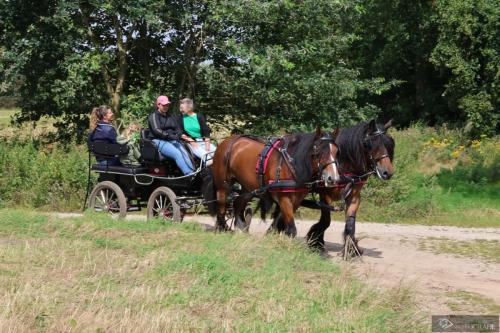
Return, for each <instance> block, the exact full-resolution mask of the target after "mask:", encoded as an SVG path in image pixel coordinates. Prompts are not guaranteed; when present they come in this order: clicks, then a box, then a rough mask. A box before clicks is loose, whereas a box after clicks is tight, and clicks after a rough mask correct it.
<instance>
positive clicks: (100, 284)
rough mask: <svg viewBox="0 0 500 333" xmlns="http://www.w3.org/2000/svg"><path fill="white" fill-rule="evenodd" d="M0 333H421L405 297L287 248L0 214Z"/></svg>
mask: <svg viewBox="0 0 500 333" xmlns="http://www.w3.org/2000/svg"><path fill="white" fill-rule="evenodd" d="M0 300H1V303H2V304H1V305H2V306H1V307H0V331H1V332H14V331H15V332H23V331H25V332H28V331H38V332H54V331H76V332H80V331H84V332H118V331H119V332H192V331H229V332H231V331H234V332H311V331H313V332H401V331H405V332H423V331H425V330H424V329H423V326H422V318H421V316H419V315H417V314H416V312H415V308H414V306H413V304H412V298H411V297H410V296H409V294H408V291H401V290H391V291H388V292H386V293H383V294H379V293H377V292H374V291H372V290H371V289H370V288H368V287H367V286H366V285H364V284H363V283H361V282H359V281H357V280H355V279H354V278H352V277H351V276H350V275H348V274H347V273H346V271H345V270H341V269H339V268H338V267H337V266H336V265H334V264H332V263H331V262H329V261H327V260H324V259H322V258H321V257H320V256H318V255H316V254H314V253H311V252H310V251H308V250H307V249H305V248H304V247H303V245H301V244H299V242H297V241H295V240H290V239H288V238H283V237H279V236H276V237H272V236H271V237H264V238H256V237H252V236H248V235H237V234H214V233H212V232H205V231H204V230H203V229H202V227H200V226H199V225H197V224H192V223H184V224H176V225H172V224H169V223H161V222H151V223H146V222H136V221H134V222H130V221H114V220H111V219H109V218H107V217H99V216H96V215H86V216H84V217H83V218H75V219H56V218H53V217H47V216H41V215H38V214H35V213H30V212H22V211H17V210H0Z"/></svg>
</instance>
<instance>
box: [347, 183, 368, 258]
mask: <svg viewBox="0 0 500 333" xmlns="http://www.w3.org/2000/svg"><path fill="white" fill-rule="evenodd" d="M360 203H361V189H360V188H355V189H354V190H353V191H352V193H351V195H350V196H349V198H348V199H347V202H346V211H345V219H346V220H345V228H344V249H343V255H344V257H351V256H354V257H355V256H361V255H362V254H363V250H362V249H361V248H360V247H359V246H358V240H357V239H356V236H355V234H356V212H357V211H358V208H359V205H360Z"/></svg>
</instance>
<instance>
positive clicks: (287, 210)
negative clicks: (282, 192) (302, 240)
mask: <svg viewBox="0 0 500 333" xmlns="http://www.w3.org/2000/svg"><path fill="white" fill-rule="evenodd" d="M278 204H279V206H280V212H281V213H280V215H279V216H278V221H277V224H278V226H279V225H280V223H282V225H283V226H284V230H283V232H284V233H285V235H287V236H289V237H295V236H297V227H296V226H295V220H294V218H293V214H294V212H295V209H294V208H295V207H294V205H293V202H292V200H291V199H290V198H289V197H287V196H281V197H280V198H279V199H278ZM280 220H281V221H280ZM278 228H279V227H278Z"/></svg>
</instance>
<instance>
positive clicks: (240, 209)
mask: <svg viewBox="0 0 500 333" xmlns="http://www.w3.org/2000/svg"><path fill="white" fill-rule="evenodd" d="M336 135H337V131H335V132H333V133H327V134H324V133H322V132H321V130H319V128H318V129H317V130H316V132H315V133H306V134H295V135H287V136H285V137H283V138H282V140H281V141H280V143H277V144H276V147H274V149H272V151H271V152H270V154H269V155H268V156H267V158H266V162H267V167H266V169H265V171H263V175H262V179H261V181H259V175H258V174H257V172H256V166H258V164H257V163H258V161H259V154H260V153H261V152H262V151H263V149H264V147H265V141H264V140H262V139H259V138H257V137H253V136H245V135H233V136H231V137H229V138H228V139H226V140H224V141H223V142H222V143H221V144H220V145H219V146H218V147H217V150H216V151H215V155H214V159H213V165H212V173H213V181H214V187H215V190H216V196H217V211H216V213H217V230H227V229H228V226H227V224H226V222H225V214H226V204H227V196H228V193H229V191H230V189H231V188H232V186H233V184H234V183H235V182H237V183H239V184H240V185H241V187H242V190H243V194H242V195H240V196H239V197H238V198H237V199H236V200H235V203H234V216H235V226H237V227H239V228H242V227H243V228H248V225H245V223H244V222H243V221H244V216H243V215H244V209H245V206H246V204H247V203H248V202H249V201H250V200H251V199H252V198H253V197H254V196H262V195H266V196H269V197H270V198H272V200H274V201H275V202H276V203H277V204H278V205H279V207H280V210H281V214H282V216H283V225H284V228H283V230H281V231H284V232H285V234H287V235H289V236H292V237H293V236H295V235H296V233H297V229H296V228H295V223H294V213H295V211H296V210H297V208H298V207H299V205H300V202H301V201H302V200H303V199H304V197H305V196H306V195H307V193H308V192H309V189H310V185H311V184H308V182H313V181H321V182H322V183H324V184H325V186H332V185H334V184H335V183H336V182H337V181H338V180H339V179H340V178H339V177H340V176H339V172H338V167H337V161H336V154H337V146H336V145H335V143H334V142H335V137H336ZM277 180H279V181H277Z"/></svg>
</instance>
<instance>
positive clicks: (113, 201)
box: [89, 181, 127, 219]
mask: <svg viewBox="0 0 500 333" xmlns="http://www.w3.org/2000/svg"><path fill="white" fill-rule="evenodd" d="M89 208H90V209H92V210H93V211H94V212H106V213H109V214H110V215H111V216H112V217H114V218H120V219H122V218H124V217H125V215H127V198H125V194H123V191H122V189H121V188H120V186H118V185H117V184H115V183H113V182H110V181H104V182H100V183H98V184H97V185H96V186H95V187H94V189H93V190H92V193H90V200H89Z"/></svg>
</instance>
